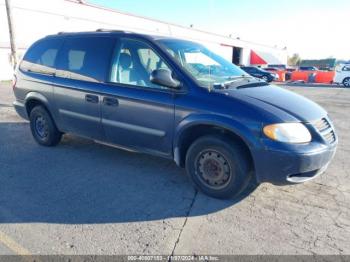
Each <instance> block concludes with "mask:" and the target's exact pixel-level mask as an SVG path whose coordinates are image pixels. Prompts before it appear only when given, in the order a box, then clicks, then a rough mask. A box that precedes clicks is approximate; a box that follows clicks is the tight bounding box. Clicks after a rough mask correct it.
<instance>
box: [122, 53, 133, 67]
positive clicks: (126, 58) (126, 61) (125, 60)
mask: <svg viewBox="0 0 350 262" xmlns="http://www.w3.org/2000/svg"><path fill="white" fill-rule="evenodd" d="M131 63H132V60H131V56H130V55H129V54H127V53H121V54H120V56H119V65H120V66H121V67H122V69H129V68H130V66H131Z"/></svg>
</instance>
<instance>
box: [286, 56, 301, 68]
mask: <svg viewBox="0 0 350 262" xmlns="http://www.w3.org/2000/svg"><path fill="white" fill-rule="evenodd" d="M300 62H301V58H300V56H299V54H297V53H295V54H293V55H292V56H291V57H288V65H290V66H298V65H299V64H300Z"/></svg>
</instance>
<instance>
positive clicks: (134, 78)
mask: <svg viewBox="0 0 350 262" xmlns="http://www.w3.org/2000/svg"><path fill="white" fill-rule="evenodd" d="M118 82H119V83H122V84H129V85H141V86H145V81H143V80H142V78H141V77H140V74H139V73H138V72H137V70H136V69H135V67H134V66H133V63H132V58H131V55H129V54H127V53H121V54H120V56H119V66H118Z"/></svg>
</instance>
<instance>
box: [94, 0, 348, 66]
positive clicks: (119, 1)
mask: <svg viewBox="0 0 350 262" xmlns="http://www.w3.org/2000/svg"><path fill="white" fill-rule="evenodd" d="M88 2H90V3H93V4H97V5H101V6H104V7H110V8H114V9H117V10H119V11H124V12H128V13H132V14H136V15H141V16H146V17H150V18H154V19H158V20H162V21H165V22H171V23H175V24H179V25H183V26H190V25H193V27H194V28H197V29H201V30H205V31H209V32H215V33H219V34H223V35H227V36H228V35H230V34H231V35H232V37H240V38H241V39H242V40H247V41H253V42H257V43H262V44H267V45H270V46H278V47H281V48H283V47H287V50H288V53H289V54H290V55H292V54H293V53H298V54H299V55H300V56H301V57H302V58H303V59H321V58H330V57H333V58H337V59H346V60H349V59H350V1H349V0H89V1H88Z"/></svg>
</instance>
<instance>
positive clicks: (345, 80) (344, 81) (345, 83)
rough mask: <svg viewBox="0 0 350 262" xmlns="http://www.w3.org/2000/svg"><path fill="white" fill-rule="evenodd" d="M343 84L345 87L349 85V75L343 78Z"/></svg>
mask: <svg viewBox="0 0 350 262" xmlns="http://www.w3.org/2000/svg"><path fill="white" fill-rule="evenodd" d="M343 85H344V86H345V87H350V77H347V78H345V79H344V80H343Z"/></svg>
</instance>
